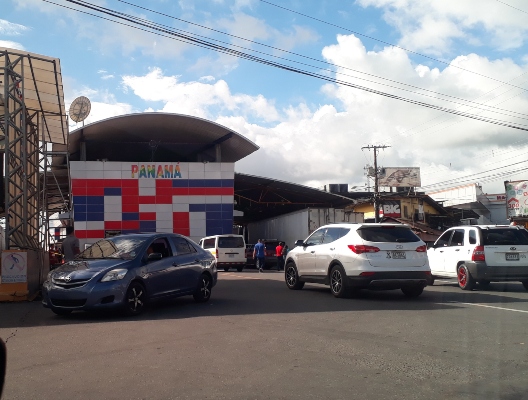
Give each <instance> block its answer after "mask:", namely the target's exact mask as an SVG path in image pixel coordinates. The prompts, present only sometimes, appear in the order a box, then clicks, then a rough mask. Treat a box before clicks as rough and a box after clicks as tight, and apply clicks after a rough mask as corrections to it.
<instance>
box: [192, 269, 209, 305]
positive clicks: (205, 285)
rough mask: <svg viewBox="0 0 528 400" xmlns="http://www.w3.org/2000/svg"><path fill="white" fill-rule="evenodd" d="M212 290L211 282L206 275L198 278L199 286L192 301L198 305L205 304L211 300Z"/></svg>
mask: <svg viewBox="0 0 528 400" xmlns="http://www.w3.org/2000/svg"><path fill="white" fill-rule="evenodd" d="M212 288H213V281H212V280H211V277H210V276H209V275H207V274H203V275H202V276H201V277H200V286H199V287H198V289H197V290H196V292H195V293H194V294H193V297H194V300H195V301H197V302H198V303H205V302H206V301H209V299H210V298H211V289H212Z"/></svg>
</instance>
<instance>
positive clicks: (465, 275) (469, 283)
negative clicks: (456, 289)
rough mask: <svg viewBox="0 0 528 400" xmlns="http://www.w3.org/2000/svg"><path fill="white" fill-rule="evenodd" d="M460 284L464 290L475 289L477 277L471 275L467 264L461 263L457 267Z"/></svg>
mask: <svg viewBox="0 0 528 400" xmlns="http://www.w3.org/2000/svg"><path fill="white" fill-rule="evenodd" d="M457 279H458V286H460V289H462V290H473V288H474V287H475V279H473V277H472V276H471V273H470V272H469V269H468V267H467V266H466V265H465V264H461V265H459V266H458V269H457Z"/></svg>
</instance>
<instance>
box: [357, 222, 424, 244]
mask: <svg viewBox="0 0 528 400" xmlns="http://www.w3.org/2000/svg"><path fill="white" fill-rule="evenodd" d="M357 233H358V235H359V237H361V239H363V240H366V241H367V242H400V243H409V242H419V241H420V238H419V237H418V236H416V235H415V234H414V232H413V231H411V230H410V229H409V228H407V227H405V226H394V225H385V226H384V225H381V226H364V227H361V228H359V229H358V230H357Z"/></svg>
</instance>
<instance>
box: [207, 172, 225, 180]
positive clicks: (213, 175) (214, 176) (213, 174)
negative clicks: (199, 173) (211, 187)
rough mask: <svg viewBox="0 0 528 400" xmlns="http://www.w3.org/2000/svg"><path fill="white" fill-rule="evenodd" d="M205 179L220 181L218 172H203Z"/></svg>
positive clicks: (220, 176)
mask: <svg viewBox="0 0 528 400" xmlns="http://www.w3.org/2000/svg"><path fill="white" fill-rule="evenodd" d="M205 179H222V172H220V171H205Z"/></svg>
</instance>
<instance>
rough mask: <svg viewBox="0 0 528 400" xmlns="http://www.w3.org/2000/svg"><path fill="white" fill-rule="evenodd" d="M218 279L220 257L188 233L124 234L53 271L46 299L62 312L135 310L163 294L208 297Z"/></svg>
mask: <svg viewBox="0 0 528 400" xmlns="http://www.w3.org/2000/svg"><path fill="white" fill-rule="evenodd" d="M216 280H217V270H216V260H215V258H214V257H213V256H212V255H211V253H209V252H208V251H205V250H203V249H202V248H201V247H200V246H198V245H197V244H196V243H194V242H193V241H192V240H190V239H189V238H187V237H185V236H181V235H176V234H156V233H151V234H134V235H119V236H114V237H111V238H107V239H103V240H99V241H98V242H96V243H95V244H93V245H92V246H90V247H89V248H88V249H86V250H84V251H83V252H82V253H81V254H79V256H77V257H76V258H75V260H74V261H70V262H68V263H66V264H64V265H62V266H60V267H58V268H56V269H54V270H53V271H51V272H50V273H49V274H48V277H47V280H46V282H44V285H43V287H42V304H43V305H44V307H47V308H50V309H51V310H52V311H53V312H54V313H56V314H59V315H64V314H69V313H71V312H72V311H75V310H99V309H109V308H121V309H123V311H124V312H125V313H126V314H128V315H136V314H139V313H141V312H142V311H143V310H144V308H145V306H146V305H147V304H148V303H149V301H150V300H154V299H159V298H168V297H178V296H185V295H193V296H194V299H195V300H196V301H198V302H205V301H208V300H209V298H210V296H211V290H212V288H213V287H214V286H215V284H216Z"/></svg>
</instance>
